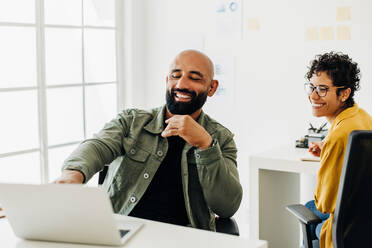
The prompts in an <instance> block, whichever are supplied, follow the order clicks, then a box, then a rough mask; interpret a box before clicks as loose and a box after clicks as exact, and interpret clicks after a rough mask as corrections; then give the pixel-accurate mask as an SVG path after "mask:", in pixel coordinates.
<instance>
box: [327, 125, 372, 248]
mask: <svg viewBox="0 0 372 248" xmlns="http://www.w3.org/2000/svg"><path fill="white" fill-rule="evenodd" d="M371 180H372V131H365V130H364V131H360V130H359V131H353V132H352V133H351V134H350V136H349V140H348V144H347V147H346V152H345V158H344V163H343V168H342V173H341V177H340V184H339V189H338V195H337V196H338V197H337V202H336V208H335V213H334V219H333V226H332V240H333V247H335V248H336V247H337V248H343V247H366V246H368V244H370V243H371V237H369V234H370V233H371V228H372V182H371Z"/></svg>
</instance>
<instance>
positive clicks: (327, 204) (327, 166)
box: [314, 104, 372, 248]
mask: <svg viewBox="0 0 372 248" xmlns="http://www.w3.org/2000/svg"><path fill="white" fill-rule="evenodd" d="M353 130H372V117H371V116H370V115H369V114H368V113H367V112H366V111H364V110H363V109H361V108H359V107H358V105H357V104H354V106H353V107H350V108H347V109H345V110H344V111H342V112H341V113H340V114H339V115H338V116H337V117H336V119H335V120H334V121H333V123H332V125H331V128H330V130H329V132H328V135H327V137H326V139H325V141H324V145H323V148H322V151H321V154H320V161H321V162H320V163H321V167H320V170H319V172H318V179H317V187H316V189H315V193H314V198H315V205H316V207H317V209H318V210H319V211H320V212H323V213H329V214H330V216H329V218H328V220H327V221H326V222H325V223H324V225H323V227H322V230H321V233H320V247H321V248H324V247H326V248H329V247H333V245H332V221H333V214H334V211H335V207H336V199H337V191H338V184H339V181H340V175H341V171H342V164H343V161H344V155H345V149H346V144H347V140H348V137H349V134H350V132H352V131H353Z"/></svg>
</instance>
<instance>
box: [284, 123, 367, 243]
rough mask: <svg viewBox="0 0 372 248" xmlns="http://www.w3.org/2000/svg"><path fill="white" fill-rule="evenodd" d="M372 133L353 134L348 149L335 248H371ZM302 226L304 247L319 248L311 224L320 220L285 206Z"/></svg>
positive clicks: (302, 208) (336, 217)
mask: <svg viewBox="0 0 372 248" xmlns="http://www.w3.org/2000/svg"><path fill="white" fill-rule="evenodd" d="M371 179H372V131H365V130H363V131H361V130H358V131H353V132H352V133H351V134H350V136H349V140H348V143H347V147H346V152H345V158H344V163H343V168H342V172H341V177H340V183H339V188H338V193H337V201H336V208H335V212H334V218H333V224H332V241H333V247H334V248H344V247H345V248H347V247H369V246H370V245H371V237H370V236H369V235H370V234H371V227H372V211H371V207H372V183H371ZM286 208H287V210H289V211H290V212H291V213H292V214H294V215H295V216H296V217H297V218H298V219H299V221H300V223H301V225H302V232H303V236H304V246H305V248H313V247H314V248H315V247H319V241H318V240H315V241H312V240H310V225H311V224H315V223H320V222H321V220H320V219H319V218H318V217H317V216H316V215H315V214H313V213H312V212H311V211H310V210H309V209H307V208H306V207H305V206H303V205H300V204H296V205H290V206H287V207H286Z"/></svg>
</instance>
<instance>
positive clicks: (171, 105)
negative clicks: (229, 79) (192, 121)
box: [166, 51, 215, 115]
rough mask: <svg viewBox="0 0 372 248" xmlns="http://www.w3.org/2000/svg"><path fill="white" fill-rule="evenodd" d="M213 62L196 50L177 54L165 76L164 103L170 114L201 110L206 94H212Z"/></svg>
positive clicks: (186, 113) (183, 113) (187, 113)
mask: <svg viewBox="0 0 372 248" xmlns="http://www.w3.org/2000/svg"><path fill="white" fill-rule="evenodd" d="M212 79H213V64H212V63H211V62H210V60H209V59H208V58H207V57H206V56H205V55H204V54H201V53H199V52H196V51H185V52H182V53H181V54H179V55H178V56H177V57H176V58H175V60H174V61H173V63H172V64H171V66H170V72H169V74H168V76H167V91H166V104H167V109H168V111H169V112H170V113H171V114H180V115H191V114H193V113H195V112H197V111H201V108H202V106H203V105H204V103H205V101H206V99H207V96H212V95H213V94H214V91H215V90H214V89H213V90H212V91H211V89H212V87H213V85H214V84H213V82H214V81H213V80H212Z"/></svg>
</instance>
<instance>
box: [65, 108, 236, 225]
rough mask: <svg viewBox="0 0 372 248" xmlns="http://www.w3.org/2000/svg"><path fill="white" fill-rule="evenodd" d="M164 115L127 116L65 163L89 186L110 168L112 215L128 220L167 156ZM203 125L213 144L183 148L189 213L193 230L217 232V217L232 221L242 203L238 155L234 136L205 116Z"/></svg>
mask: <svg viewBox="0 0 372 248" xmlns="http://www.w3.org/2000/svg"><path fill="white" fill-rule="evenodd" d="M165 109H166V108H165V106H163V107H160V108H156V109H152V110H150V111H144V110H138V109H129V110H125V111H123V112H122V113H120V114H119V115H118V117H117V118H116V119H114V120H112V121H111V122H109V123H107V124H106V125H105V127H104V128H103V129H102V130H101V131H100V132H99V133H98V134H96V135H95V136H94V138H93V139H88V140H85V141H84V142H82V144H80V146H79V147H78V148H77V149H76V150H75V151H74V152H73V153H72V154H71V155H70V156H69V157H68V158H67V159H66V160H65V162H64V166H63V169H72V170H79V171H81V172H82V173H83V174H84V176H85V182H86V181H88V180H89V179H90V178H91V177H92V176H93V175H94V174H95V173H97V172H99V171H101V170H102V169H103V166H104V165H105V164H110V167H109V168H110V169H109V173H108V175H107V176H106V180H105V185H107V186H108V194H109V196H110V199H111V202H112V205H113V209H114V211H115V213H119V214H124V215H128V214H129V213H130V212H131V211H132V209H133V208H134V206H135V205H136V204H137V202H138V201H139V200H140V199H141V197H142V196H143V194H144V192H145V191H146V189H147V187H148V186H149V184H150V182H151V180H152V178H153V175H155V172H156V170H157V169H158V168H159V166H160V164H161V162H162V160H163V159H164V157H165V155H166V154H167V150H168V142H167V139H166V138H163V137H161V135H160V134H161V132H162V131H163V129H164V121H165V120H164V117H165ZM198 123H199V124H200V125H202V126H203V127H204V128H205V129H206V130H207V132H208V133H209V134H210V135H211V136H212V138H213V144H212V146H211V147H209V148H207V149H205V150H203V151H202V150H200V149H198V148H196V147H193V146H191V145H189V144H188V143H186V144H185V147H184V148H183V151H182V158H181V167H182V168H181V171H182V184H183V192H184V193H183V194H184V198H185V207H186V211H187V215H188V218H189V221H190V223H191V226H192V227H196V228H201V229H208V230H215V214H216V215H218V216H220V217H231V216H232V215H234V213H235V212H236V211H237V210H238V208H239V205H240V202H241V199H242V187H241V185H240V182H239V175H238V170H237V166H236V153H237V149H236V146H235V143H234V140H233V134H232V133H231V132H230V131H229V130H228V129H226V128H225V127H223V126H222V125H221V124H219V123H217V122H216V121H214V120H213V119H211V118H210V117H209V116H208V115H206V114H204V113H203V112H202V113H201V115H200V117H199V119H198Z"/></svg>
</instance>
